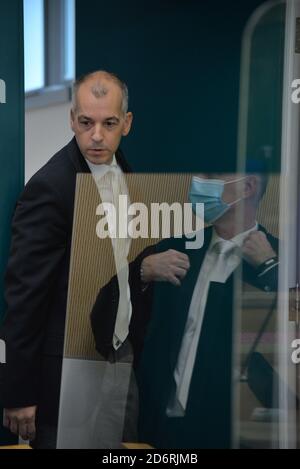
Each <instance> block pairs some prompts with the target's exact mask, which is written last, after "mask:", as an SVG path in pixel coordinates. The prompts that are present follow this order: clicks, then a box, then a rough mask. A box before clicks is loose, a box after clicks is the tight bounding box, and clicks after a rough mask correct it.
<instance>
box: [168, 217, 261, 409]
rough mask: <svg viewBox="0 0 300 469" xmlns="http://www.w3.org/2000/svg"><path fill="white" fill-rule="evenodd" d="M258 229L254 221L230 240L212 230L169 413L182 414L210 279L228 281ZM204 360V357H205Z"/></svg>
mask: <svg viewBox="0 0 300 469" xmlns="http://www.w3.org/2000/svg"><path fill="white" fill-rule="evenodd" d="M257 228H258V225H257V223H256V224H255V226H253V228H251V229H250V230H247V231H244V232H243V233H240V234H238V235H237V236H235V237H234V238H232V239H230V240H225V239H223V238H220V236H218V235H217V233H216V231H215V229H213V235H212V239H211V242H210V245H209V248H208V250H207V252H206V255H205V258H204V260H203V263H202V266H201V269H200V272H199V275H198V278H197V281H196V284H195V288H194V292H193V296H192V300H191V304H190V308H189V312H188V318H187V322H186V326H185V330H184V335H183V339H182V342H181V347H180V352H179V356H178V360H177V365H176V368H175V371H174V379H175V383H176V392H175V396H172V398H171V399H170V402H169V406H168V408H167V414H168V415H169V416H174V417H175V416H183V415H184V413H185V409H186V405H187V401H188V396H189V389H190V384H191V379H192V374H193V369H194V364H195V359H196V353H197V348H198V342H199V337H200V333H201V328H202V324H203V318H204V314H205V308H206V302H207V296H208V291H209V285H210V282H220V283H225V282H226V281H227V279H228V278H229V276H230V275H231V274H232V272H233V271H234V270H235V269H236V268H237V266H238V265H239V263H240V262H241V256H240V251H241V247H242V244H243V241H244V239H245V238H246V237H247V236H248V234H249V233H250V232H251V231H255V230H257ZM203 359H204V360H205V357H203Z"/></svg>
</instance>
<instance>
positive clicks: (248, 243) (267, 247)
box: [242, 231, 277, 267]
mask: <svg viewBox="0 0 300 469" xmlns="http://www.w3.org/2000/svg"><path fill="white" fill-rule="evenodd" d="M242 253H243V257H244V258H245V260H246V261H247V262H249V264H251V265H253V266H254V267H258V266H259V265H261V264H263V263H264V262H266V261H267V260H268V259H271V258H272V257H275V256H277V254H276V252H275V251H274V250H273V248H272V246H271V244H270V243H269V241H268V240H267V237H266V235H265V233H263V232H262V231H253V232H252V233H250V234H249V235H248V236H247V238H246V239H245V241H244V244H243V247H242Z"/></svg>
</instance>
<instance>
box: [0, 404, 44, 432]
mask: <svg viewBox="0 0 300 469" xmlns="http://www.w3.org/2000/svg"><path fill="white" fill-rule="evenodd" d="M36 409H37V406H32V407H20V408H17V409H4V412H3V425H4V427H6V428H8V429H9V430H10V431H11V432H12V433H15V434H16V435H20V437H21V438H23V440H34V438H35V416H36Z"/></svg>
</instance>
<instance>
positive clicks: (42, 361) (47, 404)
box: [0, 137, 130, 423]
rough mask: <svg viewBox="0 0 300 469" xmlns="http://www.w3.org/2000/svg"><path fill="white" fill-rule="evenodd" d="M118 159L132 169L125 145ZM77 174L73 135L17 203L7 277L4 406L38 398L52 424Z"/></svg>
mask: <svg viewBox="0 0 300 469" xmlns="http://www.w3.org/2000/svg"><path fill="white" fill-rule="evenodd" d="M116 159H117V161H118V163H119V165H120V166H121V168H122V169H123V171H124V172H128V171H130V168H129V166H128V164H127V163H126V161H125V159H124V156H123V155H122V152H121V151H120V150H118V151H117V152H116ZM78 173H90V170H89V167H88V165H87V163H86V161H85V159H84V157H83V156H82V154H81V152H80V150H79V148H78V145H77V142H76V139H75V137H74V138H73V139H72V140H71V141H70V143H69V144H68V145H66V146H65V147H64V148H62V149H61V150H60V151H59V152H58V153H56V154H55V155H54V156H53V157H52V158H51V159H50V160H49V161H48V163H47V164H46V165H45V166H43V167H42V168H41V169H40V170H39V171H38V172H37V173H36V174H35V175H34V176H33V177H32V178H31V179H30V181H29V182H28V183H27V185H26V187H25V189H24V191H23V193H22V195H21V197H20V199H19V201H18V202H17V205H16V210H15V214H14V217H13V222H12V240H11V251H10V257H9V261H8V266H7V272H6V277H5V297H6V303H7V314H6V317H5V320H4V323H3V325H2V327H1V332H0V337H1V338H2V339H4V340H5V342H6V364H5V365H3V366H1V367H0V372H1V383H0V393H1V394H0V396H1V404H2V405H3V407H7V408H12V407H24V406H29V405H35V404H37V405H38V412H39V414H38V415H39V419H40V420H41V421H45V422H47V423H55V422H56V420H57V413H58V402H59V391H60V378H61V362H62V354H63V343H64V328H65V316H66V301H67V290H68V275H69V262H70V252H71V237H72V224H73V211H74V196H75V185H76V175H77V174H78Z"/></svg>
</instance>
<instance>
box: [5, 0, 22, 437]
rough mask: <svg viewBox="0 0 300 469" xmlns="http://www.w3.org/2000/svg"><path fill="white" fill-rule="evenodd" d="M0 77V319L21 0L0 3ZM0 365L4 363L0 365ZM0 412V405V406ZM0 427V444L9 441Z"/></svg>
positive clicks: (18, 163)
mask: <svg viewBox="0 0 300 469" xmlns="http://www.w3.org/2000/svg"><path fill="white" fill-rule="evenodd" d="M0 78H1V79H2V80H4V81H5V82H6V103H5V104H0V165H1V171H0V319H1V318H3V315H4V313H5V303H4V298H3V275H4V271H5V267H6V263H7V257H8V251H9V240H10V225H11V218H12V214H13V211H14V206H15V203H16V200H17V197H18V195H19V193H20V191H21V189H22V187H23V183H24V94H23V89H24V86H23V7H22V0H9V1H4V2H3V1H2V2H1V3H0ZM0 366H5V365H1V364H0ZM0 412H1V409H0ZM13 441H14V439H12V438H11V437H10V436H8V433H7V432H5V431H4V430H3V429H1V428H0V444H4V443H8V442H13Z"/></svg>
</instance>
